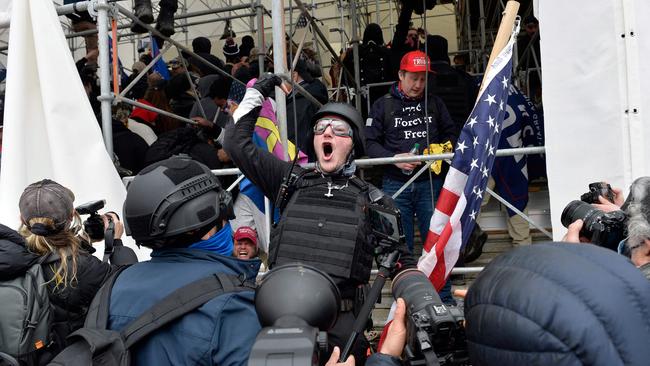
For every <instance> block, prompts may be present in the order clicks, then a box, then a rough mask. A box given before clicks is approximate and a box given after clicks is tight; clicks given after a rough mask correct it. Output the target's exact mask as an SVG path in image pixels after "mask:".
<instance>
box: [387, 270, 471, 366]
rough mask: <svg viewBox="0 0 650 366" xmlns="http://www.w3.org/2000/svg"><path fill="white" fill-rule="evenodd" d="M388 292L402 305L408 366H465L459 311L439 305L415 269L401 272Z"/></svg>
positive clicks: (434, 293) (466, 358) (431, 287)
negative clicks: (400, 301) (404, 304)
mask: <svg viewBox="0 0 650 366" xmlns="http://www.w3.org/2000/svg"><path fill="white" fill-rule="evenodd" d="M392 290H393V296H394V297H395V299H397V298H400V297H401V298H402V299H404V301H405V302H406V316H407V325H406V329H407V338H406V339H407V344H406V348H405V352H406V356H407V359H408V361H409V364H410V365H438V364H440V365H468V364H469V356H468V353H467V340H466V337H465V328H464V326H463V322H464V320H465V317H464V316H463V310H462V308H460V307H456V306H448V305H445V304H443V303H442V300H440V296H439V295H438V293H437V292H436V290H435V289H434V288H433V285H432V284H431V281H429V279H428V278H427V276H425V275H424V273H422V272H421V271H419V270H416V269H413V270H405V271H403V272H401V273H400V274H399V275H398V276H397V277H396V278H395V279H394V280H393V289H392Z"/></svg>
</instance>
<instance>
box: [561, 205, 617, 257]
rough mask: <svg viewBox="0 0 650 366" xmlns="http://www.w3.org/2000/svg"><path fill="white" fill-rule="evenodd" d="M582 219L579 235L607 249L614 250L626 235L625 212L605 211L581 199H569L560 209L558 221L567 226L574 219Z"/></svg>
mask: <svg viewBox="0 0 650 366" xmlns="http://www.w3.org/2000/svg"><path fill="white" fill-rule="evenodd" d="M578 219H580V220H582V221H583V222H584V223H583V225H582V230H580V236H581V237H585V238H587V239H589V241H590V242H591V243H592V244H596V245H599V246H602V247H605V248H608V249H612V250H616V249H617V247H618V244H619V242H620V241H621V240H623V239H624V238H625V236H626V230H627V227H626V226H627V214H626V213H625V212H623V211H620V210H619V211H612V212H608V213H605V212H604V211H601V210H599V209H597V208H595V207H593V206H592V205H590V204H588V203H585V202H582V201H577V200H575V201H571V202H570V203H569V204H568V205H567V206H566V207H565V208H564V210H563V211H562V216H560V221H561V222H562V225H564V227H569V225H571V223H573V222H575V221H576V220H578Z"/></svg>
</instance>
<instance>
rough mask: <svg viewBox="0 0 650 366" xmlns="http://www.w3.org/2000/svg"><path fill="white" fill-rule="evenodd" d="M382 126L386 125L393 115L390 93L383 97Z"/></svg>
mask: <svg viewBox="0 0 650 366" xmlns="http://www.w3.org/2000/svg"><path fill="white" fill-rule="evenodd" d="M384 99H385V100H384V124H385V123H388V120H390V118H391V117H392V115H393V96H392V95H390V93H388V94H386V96H385V97H384Z"/></svg>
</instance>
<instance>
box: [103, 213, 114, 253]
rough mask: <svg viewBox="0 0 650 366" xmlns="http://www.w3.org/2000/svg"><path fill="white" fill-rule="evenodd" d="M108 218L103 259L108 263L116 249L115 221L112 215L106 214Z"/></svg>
mask: <svg viewBox="0 0 650 366" xmlns="http://www.w3.org/2000/svg"><path fill="white" fill-rule="evenodd" d="M106 218H107V219H108V227H107V228H106V231H104V258H103V259H102V261H103V262H105V263H108V261H109V259H110V258H111V255H113V250H114V245H113V244H114V241H115V239H114V236H115V223H114V222H113V219H112V218H111V217H110V216H108V215H106Z"/></svg>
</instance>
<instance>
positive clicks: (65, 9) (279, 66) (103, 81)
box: [0, 0, 550, 235]
mask: <svg viewBox="0 0 650 366" xmlns="http://www.w3.org/2000/svg"><path fill="white" fill-rule="evenodd" d="M289 1H294V3H295V5H296V7H295V8H294V7H293V6H290V7H289V8H285V3H284V0H272V9H271V12H269V11H268V10H267V9H266V8H265V7H264V5H263V4H262V2H261V0H253V1H246V0H243V3H241V4H235V5H233V4H232V1H230V2H229V5H228V6H224V7H218V8H210V9H207V10H203V11H195V12H191V13H190V12H187V4H186V3H185V1H183V4H182V6H181V7H180V8H181V13H180V14H177V15H176V16H175V20H176V21H182V23H181V24H178V25H177V26H179V27H180V29H182V32H185V38H186V40H185V43H186V44H187V42H188V39H187V27H189V26H192V25H198V24H205V23H211V22H216V21H225V20H231V19H244V18H249V20H248V23H246V22H245V21H243V20H242V22H243V23H244V24H247V25H248V26H249V28H250V30H251V33H257V37H258V38H257V39H258V46H259V47H260V52H259V64H260V74H262V73H263V71H264V58H265V57H266V55H267V50H266V49H265V47H266V45H265V42H264V29H265V22H264V16H271V19H272V29H273V50H274V52H273V61H274V70H275V73H276V74H279V75H280V76H281V77H282V78H283V79H284V80H286V81H288V82H290V83H292V84H293V88H294V90H296V91H297V92H298V93H301V94H302V95H304V96H305V97H306V98H307V99H308V100H310V101H311V102H313V103H315V104H316V105H319V106H320V105H321V104H320V102H318V101H317V100H316V99H315V98H313V97H312V96H311V94H309V93H308V92H307V91H305V90H304V88H302V87H301V86H300V85H297V84H295V83H293V82H292V81H291V75H290V74H288V70H287V59H286V56H287V53H286V45H287V43H286V41H285V37H286V36H287V32H286V30H285V13H286V12H287V11H289V12H291V11H293V10H294V9H295V10H296V11H299V12H300V14H302V15H303V16H305V18H306V19H307V20H308V22H309V24H310V26H311V31H312V33H313V35H314V41H315V42H314V43H315V45H316V47H319V45H321V44H322V45H323V46H324V47H325V48H326V49H327V50H328V52H329V53H330V55H331V56H332V58H333V60H334V61H335V62H337V63H339V65H340V66H341V72H342V73H345V74H346V76H347V77H348V78H349V79H350V80H354V85H355V93H356V94H357V95H359V94H360V91H361V90H362V88H361V85H360V84H361V83H360V65H359V50H358V46H359V41H360V40H359V28H360V25H361V23H362V22H363V21H365V23H366V24H367V23H368V22H369V21H370V20H371V18H370V14H371V13H372V11H371V10H370V9H371V8H372V9H373V10H374V12H376V17H375V20H376V21H381V20H380V12H381V9H380V1H379V0H368V1H363V0H361V1H359V3H357V1H355V0H349V2H348V15H347V16H348V17H349V19H350V20H351V22H352V25H351V38H350V39H349V40H348V43H349V45H351V46H352V48H353V50H354V51H353V52H354V70H348V69H347V68H346V67H345V66H343V64H342V62H341V60H340V57H339V56H340V55H339V53H338V52H336V51H335V50H334V48H333V47H332V45H331V44H330V42H329V40H328V38H327V37H326V36H325V34H324V33H323V31H322V30H321V25H319V20H318V19H316V18H315V17H314V16H313V11H314V9H316V8H317V7H318V6H320V5H323V4H327V5H332V6H336V5H338V6H341V7H342V6H343V4H342V1H340V0H331V1H325V2H321V3H319V4H315V3H314V1H313V0H312V4H311V5H305V4H304V3H303V2H302V1H301V0H289ZM384 1H386V0H382V1H381V3H382V4H385V2H384ZM202 2H203V1H202ZM203 3H204V4H206V3H205V2H203ZM221 3H222V4H225V1H223V0H222V1H221ZM387 3H388V10H389V16H390V18H391V25H392V10H393V1H391V0H388V1H387ZM478 3H479V22H478V27H477V28H478V29H477V30H476V31H474V30H473V29H472V24H471V13H470V1H468V0H458V1H457V2H456V3H455V8H454V9H455V14H456V24H457V27H458V29H459V32H458V37H459V48H461V49H463V50H464V51H462V52H468V53H469V55H470V57H471V62H472V63H473V64H474V66H475V71H483V70H485V67H486V66H487V57H488V52H487V49H488V47H489V44H488V34H491V33H493V31H494V29H492V28H493V24H495V22H496V24H498V22H499V20H500V19H499V18H500V9H501V7H500V6H498V4H497V5H495V3H496V2H494V1H492V2H490V4H491V5H492V6H491V7H489V9H491V10H492V11H491V12H490V13H486V7H485V4H484V0H479V2H478ZM206 5H207V4H206ZM364 7H365V12H363V11H362V10H363V8H364ZM85 10H88V11H89V13H91V14H92V15H94V16H96V19H97V30H91V31H84V32H77V33H70V34H68V35H67V37H68V38H70V39H74V38H75V37H80V36H85V35H89V34H93V33H98V38H99V40H98V47H99V57H98V65H99V71H100V75H99V81H100V96H99V98H98V99H99V101H100V103H101V122H102V131H103V137H104V143H105V146H106V150H107V151H108V153H109V154H110V155H111V156H113V140H112V118H111V106H112V104H114V103H117V102H124V103H128V104H131V105H133V106H137V107H139V108H143V109H147V110H151V111H154V112H157V113H160V114H162V115H165V116H168V117H172V118H175V119H177V120H180V121H182V122H185V123H190V124H196V122H194V121H193V120H191V119H188V118H184V117H181V116H177V115H174V114H173V113H170V112H167V111H164V110H161V109H158V108H155V107H152V106H149V105H145V104H142V103H139V102H137V101H134V100H130V99H128V98H126V97H125V95H126V93H127V92H128V91H129V90H130V89H131V88H132V87H133V85H135V83H137V82H138V81H139V80H140V78H142V77H143V76H144V75H145V74H146V71H147V70H149V69H150V68H151V67H152V66H153V64H154V63H155V62H156V61H157V60H158V59H159V58H161V57H162V55H163V54H164V53H165V52H167V51H168V50H169V49H171V46H172V45H173V46H174V47H175V48H177V50H178V52H179V53H180V52H181V50H182V51H183V52H184V53H187V54H188V55H190V56H192V58H194V59H196V60H198V61H200V62H202V63H203V64H205V65H207V66H208V67H210V68H212V69H213V70H215V71H216V72H218V73H220V74H221V75H223V76H224V77H228V78H231V79H232V80H233V81H234V82H236V83H241V81H239V80H237V79H235V78H234V77H233V76H231V75H230V74H229V73H228V72H226V71H224V70H222V69H220V68H219V67H217V66H216V65H213V64H211V63H210V62H209V61H207V60H206V59H204V58H202V57H200V56H198V55H197V54H195V53H194V52H193V51H192V50H190V49H189V48H187V47H186V46H185V45H183V44H181V43H180V42H178V41H176V40H174V39H172V38H170V37H165V36H163V35H162V34H161V33H160V32H158V31H157V30H156V29H155V28H154V27H152V26H151V25H149V24H145V23H142V22H141V21H140V20H139V19H138V18H137V17H135V15H133V14H132V12H131V11H130V10H129V9H126V8H124V7H123V6H121V5H119V4H117V3H116V2H115V1H114V0H87V1H83V2H79V3H75V4H71V5H63V6H58V7H57V12H58V14H59V15H65V14H70V13H72V12H75V11H85ZM310 10H311V12H310ZM340 10H341V11H340V22H341V27H340V29H339V32H340V34H341V43H342V44H341V46H342V47H343V46H344V43H345V42H344V32H345V31H344V25H343V19H344V14H343V11H342V10H343V9H342V8H341V9H340ZM384 10H385V9H384ZM236 11H245V12H244V13H235V12H236ZM360 13H361V14H360ZM291 14H292V13H291ZM364 15H365V17H364ZM201 16H213V18H210V19H207V20H201V21H196V22H188V19H191V18H194V17H201ZM336 18H339V17H336ZM111 19H119V22H118V23H119V24H118V25H117V30H124V29H128V28H129V27H130V24H131V22H135V23H138V24H139V25H141V26H142V27H144V28H146V29H147V30H148V31H149V32H150V33H151V34H153V35H155V36H157V37H160V38H161V39H164V40H165V41H166V42H167V46H166V47H164V48H163V49H162V50H161V52H160V54H159V55H158V56H157V57H156V58H154V60H153V61H152V62H151V63H149V64H148V65H147V66H146V68H145V70H144V72H141V75H139V76H138V77H137V78H135V80H133V81H132V83H131V84H130V85H127V86H125V87H124V88H123V90H122V91H121V92H120V93H114V92H111V85H110V82H111V75H110V69H111V67H110V61H109V42H108V31H109V30H110V23H111V22H110V20H111ZM424 19H426V17H424ZM7 26H8V24H0V28H2V27H7ZM135 37H137V35H136V36H135ZM135 37H134V34H133V33H131V32H130V30H128V31H126V32H122V33H120V34H119V35H118V38H123V39H127V40H128V41H129V42H135V40H136V38H135ZM129 38H130V39H129ZM477 39H478V40H479V45H478V47H477V45H476V44H475V42H476V40H477ZM304 41H305V38H303V40H302V42H301V43H300V45H299V47H298V48H299V52H300V49H301V48H302V46H303V44H304ZM71 45H72V44H71ZM72 46H74V45H72ZM529 48H531V47H529ZM6 49H7V47H0V51H2V50H6ZM299 52H298V53H299ZM526 52H532V50H526ZM526 52H524V53H525V54H526ZM296 56H297V55H296ZM532 57H534V60H535V63H536V66H537V69H538V70H539V63H538V61H537V55H534V52H533V55H532ZM514 67H515V71H516V70H517V69H516V65H515V66H514ZM291 69H293V67H291ZM514 75H516V72H515V73H513V76H514ZM188 77H189V75H188ZM339 85H340V77H339ZM377 85H378V84H370V85H367V86H366V87H365V88H366V89H365V90H366V91H367V88H369V87H372V86H377ZM355 102H356V107H357V109H361V98H360V97H356V98H355ZM368 103H369V98H368ZM199 104H200V103H199ZM276 105H277V117H278V124H279V130H280V134H281V140H282V143H283V144H284V146H288V145H287V127H286V119H287V118H286V117H287V110H286V100H285V95H284V93H283V92H281V91H280V90H276ZM368 107H370V106H369V105H368ZM368 109H370V108H368ZM543 152H544V148H543V147H541V148H522V149H509V150H500V151H497V152H496V155H497V156H509V155H520V154H540V153H543ZM285 154H286V151H285ZM452 156H453V154H441V155H426V156H414V157H401V158H382V159H357V160H356V164H357V166H359V167H368V166H373V165H382V164H393V163H397V162H414V161H421V162H430V161H435V160H443V159H450V158H451V157H452ZM285 158H286V159H288V156H285ZM425 169H426V167H425ZM215 174H217V175H231V174H240V172H239V170H238V169H225V170H219V171H215ZM125 181H128V178H127V179H126V180H125ZM407 185H408V182H407ZM398 193H399V192H398ZM489 193H490V194H491V195H493V196H494V197H495V198H496V199H497V200H499V201H500V202H501V203H503V204H504V205H506V206H508V207H509V208H510V209H512V210H513V211H515V212H517V214H519V215H520V216H522V217H524V219H526V220H527V221H528V222H529V223H531V224H532V225H533V226H535V227H537V228H538V229H539V230H540V231H542V232H543V233H545V234H547V235H550V234H549V233H548V232H546V230H545V229H544V228H541V227H539V226H538V225H537V224H536V223H535V222H533V221H532V220H530V219H529V218H528V217H526V215H524V214H523V213H522V212H519V211H518V210H516V209H514V207H513V206H512V205H510V204H509V203H508V202H506V201H505V200H504V199H503V198H501V197H499V196H498V195H496V193H494V192H491V191H489Z"/></svg>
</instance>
